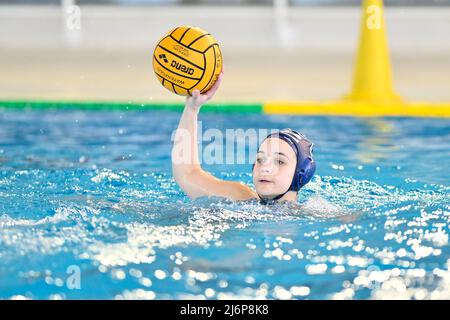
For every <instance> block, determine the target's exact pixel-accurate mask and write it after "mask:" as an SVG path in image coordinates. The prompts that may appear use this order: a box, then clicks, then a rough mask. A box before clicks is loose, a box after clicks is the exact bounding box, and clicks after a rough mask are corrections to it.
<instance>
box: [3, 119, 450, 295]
mask: <svg viewBox="0 0 450 320" xmlns="http://www.w3.org/2000/svg"><path fill="white" fill-rule="evenodd" d="M179 116H180V114H179V113H176V112H173V113H171V112H159V111H158V112H152V111H145V112H125V113H123V112H81V111H46V112H40V111H28V112H13V111H8V112H7V111H1V112H0V169H1V171H0V261H1V262H0V298H4V299H10V298H13V299H14V298H31V299H80V298H82V299H114V298H115V299H129V298H132V299H140V298H142V299H186V298H194V299H209V298H211V299H228V298H250V299H252V298H258V299H290V298H294V299H352V298H353V299H381V298H409V299H435V298H436V299H442V298H445V299H450V293H449V292H450V272H449V267H450V260H449V259H450V250H449V244H448V233H449V228H448V223H449V221H450V213H449V205H450V201H449V199H450V198H449V186H448V182H449V180H450V179H449V178H450V174H449V170H448V163H449V160H450V155H449V150H450V121H449V120H448V119H447V120H446V119H404V118H398V119H397V118H394V119H364V118H362V119H360V118H338V117H305V118H302V117H281V116H279V117H268V116H264V115H246V116H244V117H243V116H242V115H219V114H211V113H210V114H207V113H205V114H202V115H201V119H202V120H203V129H204V130H206V129H208V128H218V129H220V130H223V131H224V130H225V129H227V128H244V129H247V128H277V129H279V128H283V127H291V128H294V129H298V130H300V131H302V132H304V133H306V134H307V136H309V137H310V138H311V139H312V140H313V141H314V142H315V144H316V148H315V154H316V159H317V162H318V170H317V176H316V177H315V178H314V180H313V182H311V183H310V184H308V185H307V187H305V188H304V189H303V191H302V192H301V194H300V203H302V206H301V208H300V209H296V208H293V207H290V206H283V205H276V206H261V205H259V204H257V203H255V202H243V203H233V202H230V201H226V200H223V199H218V198H212V199H206V198H203V199H198V200H196V201H191V200H189V199H188V198H187V197H186V196H184V194H183V193H182V192H181V191H180V189H179V188H178V186H177V185H176V184H175V183H174V181H173V179H172V177H171V164H170V150H171V141H170V137H171V133H172V131H173V130H174V129H175V128H176V126H177V123H178V120H179ZM205 169H207V170H209V171H211V172H213V173H214V174H215V175H216V176H218V177H221V178H223V179H230V180H240V181H244V182H246V183H249V184H251V174H250V172H251V165H232V166H230V165H227V166H225V165H213V166H212V165H205ZM78 270H79V271H80V282H79V284H80V286H81V288H80V289H76V285H77V282H76V279H77V278H74V277H73V276H74V275H76V274H77V272H78ZM74 279H75V282H73V281H74ZM74 284H75V288H74Z"/></svg>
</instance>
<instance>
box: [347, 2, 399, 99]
mask: <svg viewBox="0 0 450 320" xmlns="http://www.w3.org/2000/svg"><path fill="white" fill-rule="evenodd" d="M344 99H345V100H350V101H364V102H372V103H399V102H400V101H401V98H400V97H399V96H398V95H397V94H396V93H395V92H394V88H393V84H392V75H391V64H390V61H389V49H388V45H387V41H386V34H385V25H384V17H383V1H382V0H364V1H363V15H362V21H361V31H360V39H359V48H358V54H357V58H356V65H355V70H354V75H353V88H352V91H351V92H350V94H348V95H347V96H346V97H345V98H344Z"/></svg>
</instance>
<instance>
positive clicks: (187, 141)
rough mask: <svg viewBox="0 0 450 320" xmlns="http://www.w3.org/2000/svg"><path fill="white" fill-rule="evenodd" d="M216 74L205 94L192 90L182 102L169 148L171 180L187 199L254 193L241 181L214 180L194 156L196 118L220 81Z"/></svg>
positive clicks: (244, 196)
mask: <svg viewBox="0 0 450 320" xmlns="http://www.w3.org/2000/svg"><path fill="white" fill-rule="evenodd" d="M222 77H223V73H221V74H220V75H219V78H218V79H217V81H216V83H215V84H214V86H213V87H212V88H211V89H210V90H209V91H208V92H206V93H205V94H200V92H199V90H194V92H193V93H192V96H191V97H187V98H186V105H185V107H184V111H183V114H182V115H181V119H180V123H179V125H178V129H177V131H176V133H175V139H174V144H173V148H172V172H173V177H174V179H175V181H176V182H177V183H178V185H179V186H180V187H181V189H183V191H184V192H185V193H186V194H187V195H188V196H189V197H191V198H198V197H202V196H219V197H225V198H228V199H232V200H247V199H251V198H256V197H257V195H256V193H255V192H254V191H252V190H251V189H250V188H249V187H248V186H246V185H245V184H242V183H239V182H235V181H225V180H221V179H218V178H216V177H214V176H213V175H211V174H210V173H208V172H206V171H204V170H203V169H202V167H201V165H200V162H199V159H198V147H197V119H198V113H199V111H200V108H201V106H202V105H203V104H204V103H206V102H207V101H209V100H210V99H211V98H212V97H213V96H214V94H215V92H216V91H217V89H218V88H219V86H220V83H221V82H222Z"/></svg>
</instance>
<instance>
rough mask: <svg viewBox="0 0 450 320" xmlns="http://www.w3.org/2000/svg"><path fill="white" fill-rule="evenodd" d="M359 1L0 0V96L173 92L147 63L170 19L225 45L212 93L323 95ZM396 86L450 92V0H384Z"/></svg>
mask: <svg viewBox="0 0 450 320" xmlns="http://www.w3.org/2000/svg"><path fill="white" fill-rule="evenodd" d="M360 5H361V2H360V1H351V0H339V1H332V0H104V1H101V0H63V1H57V0H34V1H32V0H15V1H11V0H0V100H22V99H26V100H55V101H67V100H70V101H119V102H121V101H123V102H128V101H137V102H143V103H149V102H160V101H163V102H164V101H171V102H172V101H174V102H175V101H176V102H181V101H183V98H182V97H179V96H176V95H174V94H172V93H170V92H169V91H167V90H165V89H164V88H163V87H162V86H161V84H160V83H159V82H158V81H157V79H156V77H155V75H154V74H153V70H152V64H151V57H152V52H153V49H154V46H155V45H156V43H157V42H158V40H159V39H160V38H161V36H162V35H164V34H165V33H166V32H167V31H168V30H169V29H171V28H173V27H175V26H179V25H184V24H187V25H195V26H199V27H201V28H203V29H205V30H207V31H209V32H210V33H212V34H213V35H214V36H215V37H216V39H217V40H218V41H219V43H220V45H221V49H222V51H223V55H224V67H225V78H224V82H223V85H222V88H221V89H220V90H219V92H218V93H217V96H216V98H215V99H216V101H223V102H264V101H268V100H271V99H282V100H317V101H324V100H329V99H336V98H340V97H342V95H344V94H345V93H347V92H348V91H349V89H350V85H351V81H352V72H353V63H354V58H355V54H356V48H357V44H358V35H359V26H360V18H361V12H362V11H361V7H360ZM385 19H386V26H387V35H388V41H389V47H390V52H391V62H392V67H393V77H394V82H395V87H396V89H397V91H398V93H399V94H400V95H402V96H403V97H404V98H405V99H406V100H410V101H430V102H438V101H450V80H449V79H450V0H434V1H430V0H391V1H385Z"/></svg>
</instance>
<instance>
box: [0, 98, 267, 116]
mask: <svg viewBox="0 0 450 320" xmlns="http://www.w3.org/2000/svg"><path fill="white" fill-rule="evenodd" d="M183 108H184V103H170V102H169V103H165V102H154V103H139V102H98V101H91V102H84V101H83V102H80V101H27V100H14V101H11V100H0V110H5V109H6V110H92V111H96V110H99V111H101V110H109V111H115V110H117V111H128V110H131V111H132V110H165V111H181V110H183ZM203 111H205V112H218V113H263V104H262V103H207V104H205V105H204V106H203V107H202V112H203Z"/></svg>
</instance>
